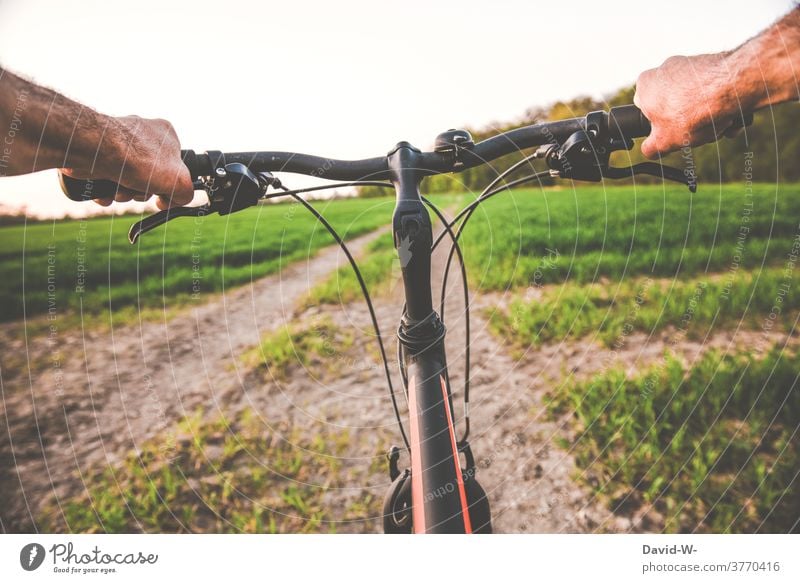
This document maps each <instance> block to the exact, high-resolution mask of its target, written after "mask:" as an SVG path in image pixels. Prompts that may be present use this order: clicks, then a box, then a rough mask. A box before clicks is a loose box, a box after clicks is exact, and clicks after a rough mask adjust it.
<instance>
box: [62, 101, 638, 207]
mask: <svg viewBox="0 0 800 583" xmlns="http://www.w3.org/2000/svg"><path fill="white" fill-rule="evenodd" d="M601 113H602V112H601ZM602 115H603V116H604V117H605V119H606V120H607V124H608V131H609V134H610V135H611V137H612V138H616V139H620V140H623V141H626V140H631V139H633V138H640V137H644V136H646V135H648V134H649V133H650V122H649V121H648V120H647V118H646V117H644V115H643V114H642V112H641V111H640V110H639V108H638V107H636V106H635V105H623V106H620V107H612V108H611V109H610V110H609V112H608V113H607V114H606V113H602ZM586 127H587V118H586V117H578V118H573V119H566V120H561V121H554V122H546V123H541V124H535V125H530V126H525V127H521V128H517V129H515V130H511V131H508V132H505V133H502V134H499V135H497V136H494V137H491V138H489V139H487V140H484V141H482V142H479V143H477V144H474V145H472V144H470V146H469V147H464V148H462V149H460V150H459V152H458V154H459V155H458V156H456V157H455V159H454V156H453V155H452V152H442V151H436V152H426V153H423V154H422V155H421V157H420V166H421V168H420V170H421V171H422V172H423V174H428V175H433V174H442V173H445V172H461V171H463V170H466V169H468V168H473V167H475V166H480V165H481V164H486V163H488V162H490V161H492V160H494V159H496V158H500V157H502V156H505V155H507V154H512V153H514V152H517V151H519V150H525V149H528V148H533V147H537V146H542V145H544V144H561V143H563V142H564V141H565V140H567V139H568V138H569V137H570V136H571V135H572V134H574V133H575V132H577V131H580V130H585V129H586ZM181 155H182V157H183V161H184V163H185V164H186V167H187V168H188V169H189V172H190V174H191V176H192V179H193V180H194V179H196V178H198V177H201V176H210V175H211V174H212V173H213V172H214V169H215V168H216V167H218V163H219V161H220V160H219V158H218V156H222V157H223V160H224V162H225V163H239V164H244V165H245V166H247V167H248V168H250V170H252V171H253V172H292V173H297V174H306V175H309V176H316V177H319V178H326V179H329V180H342V181H357V180H387V179H389V178H390V173H389V167H388V161H387V158H386V157H385V156H382V157H379V158H367V159H364V160H334V159H330V158H323V157H320V156H310V155H307V154H296V153H293V152H234V153H228V154H224V155H222V154H219V153H216V156H217V157H215V155H213V154H209V153H204V154H197V153H195V152H194V151H192V150H182V151H181ZM60 181H61V189H62V190H63V191H64V193H65V194H66V195H67V197H69V198H70V199H72V200H74V201H86V200H92V199H97V198H113V197H114V195H115V194H116V192H117V190H118V187H117V184H116V183H114V182H112V181H110V180H80V179H76V178H72V177H69V176H65V175H64V174H63V173H62V174H61V175H60Z"/></svg>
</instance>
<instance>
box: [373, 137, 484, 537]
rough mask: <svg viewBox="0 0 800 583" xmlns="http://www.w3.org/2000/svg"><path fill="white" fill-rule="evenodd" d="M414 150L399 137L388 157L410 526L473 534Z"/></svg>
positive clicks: (427, 221)
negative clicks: (401, 306) (400, 295)
mask: <svg viewBox="0 0 800 583" xmlns="http://www.w3.org/2000/svg"><path fill="white" fill-rule="evenodd" d="M420 155H421V152H420V151H419V150H417V149H416V148H414V147H413V146H411V145H410V144H408V143H405V142H401V143H400V144H398V145H397V147H396V148H395V149H394V150H393V151H392V152H390V153H389V156H388V162H389V171H390V180H391V182H392V183H393V184H394V187H395V193H396V196H397V202H396V206H395V210H394V216H393V218H392V234H393V238H394V244H395V248H396V249H397V250H398V255H399V258H400V263H401V268H402V276H403V287H404V290H405V296H406V305H407V311H406V315H405V317H404V318H403V319H402V321H401V323H400V331H399V341H400V342H401V343H402V344H403V347H404V348H405V354H406V355H407V357H406V358H407V363H406V366H407V370H408V403H409V416H410V418H411V419H410V435H409V441H410V446H411V502H412V512H413V528H414V532H417V533H420V532H429V533H471V532H472V523H471V520H470V514H469V504H468V501H467V493H466V489H465V486H464V477H463V475H462V471H461V464H460V461H459V455H458V445H457V443H456V437H455V436H456V433H455V426H454V421H453V414H452V411H453V405H452V397H451V395H450V392H449V388H448V384H447V383H446V381H445V379H446V378H447V364H446V359H445V350H444V338H445V328H444V324H443V323H442V322H441V320H440V319H439V315H438V314H437V313H436V311H435V310H434V309H433V297H432V292H431V244H432V242H433V233H432V228H431V222H430V217H429V216H428V211H427V209H426V208H425V205H424V204H423V202H422V197H421V195H420V183H421V181H422V178H423V173H422V172H420V170H419V168H420V167H421V166H420V164H419V162H420V160H419V157H420Z"/></svg>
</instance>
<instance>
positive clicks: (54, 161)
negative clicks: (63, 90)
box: [0, 69, 123, 176]
mask: <svg viewBox="0 0 800 583" xmlns="http://www.w3.org/2000/svg"><path fill="white" fill-rule="evenodd" d="M0 121H1V122H2V126H0V131H2V132H3V133H2V134H0V135H2V147H1V148H0V154H1V155H0V173H2V174H3V175H6V176H13V175H17V174H25V173H27V172H35V171H38V170H46V169H48V168H80V169H81V170H89V169H90V168H91V166H92V165H93V163H94V161H95V159H96V157H97V154H98V152H99V151H100V149H101V148H102V149H103V153H104V156H105V157H109V156H110V157H113V158H116V159H120V158H121V157H122V154H121V152H120V148H119V146H118V144H119V143H121V142H122V141H123V140H120V136H119V134H120V132H122V128H121V126H120V124H119V123H118V122H117V121H116V119H115V118H113V117H109V116H105V115H102V114H100V113H98V112H96V111H94V110H93V109H91V108H89V107H86V106H83V105H80V104H79V103H76V102H74V101H72V100H71V99H68V98H66V97H64V96H63V95H60V94H59V93H56V92H55V91H52V90H50V89H47V88H44V87H41V86H39V85H36V84H35V83H31V82H29V81H26V80H24V79H22V78H20V77H18V76H16V75H14V74H13V73H10V72H8V71H5V70H2V69H0Z"/></svg>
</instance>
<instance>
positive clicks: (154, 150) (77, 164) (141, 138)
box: [0, 68, 194, 208]
mask: <svg viewBox="0 0 800 583" xmlns="http://www.w3.org/2000/svg"><path fill="white" fill-rule="evenodd" d="M0 132H2V133H0V176H13V175H16V174H25V173H28V172H36V171H38V170H46V169H48V168H60V169H62V170H63V171H64V172H65V173H67V174H69V175H71V176H74V177H76V178H100V179H106V180H112V181H113V182H116V183H117V184H118V185H119V190H118V192H117V195H116V198H115V200H117V201H119V202H125V201H128V200H131V199H134V198H135V199H136V200H146V199H147V198H148V197H149V196H150V195H151V194H157V195H159V201H158V204H159V206H160V207H162V208H166V207H167V206H169V205H174V204H186V203H188V202H189V201H191V200H192V196H193V191H194V189H193V186H192V179H191V177H190V176H189V171H188V170H187V169H186V166H184V164H183V161H182V159H181V150H180V141H179V140H178V135H177V133H176V132H175V128H173V127H172V124H170V123H169V122H168V121H166V120H163V119H142V118H140V117H136V116H126V117H111V116H107V115H103V114H101V113H98V112H96V111H95V110H93V109H92V108H90V107H87V106H85V105H81V104H80V103H76V102H75V101H72V100H71V99H68V98H66V97H64V96H63V95H61V94H59V93H57V92H55V91H52V90H50V89H47V88H44V87H40V86H39V85H36V84H35V83H31V82H29V81H26V80H24V79H22V78H20V77H18V76H17V75H14V74H13V73H9V72H8V71H5V70H3V69H2V68H0ZM110 203H111V201H110V200H107V201H105V202H104V203H103V204H110Z"/></svg>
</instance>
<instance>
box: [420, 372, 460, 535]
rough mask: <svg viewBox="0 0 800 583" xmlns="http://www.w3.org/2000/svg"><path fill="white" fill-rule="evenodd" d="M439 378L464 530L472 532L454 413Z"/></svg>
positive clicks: (441, 379)
mask: <svg viewBox="0 0 800 583" xmlns="http://www.w3.org/2000/svg"><path fill="white" fill-rule="evenodd" d="M439 380H440V381H441V382H442V400H443V401H444V409H445V411H446V412H447V427H448V429H449V430H450V443H451V444H452V446H453V462H454V463H455V464H456V480H457V482H458V495H459V496H460V497H461V515H462V516H463V517H464V531H465V532H466V533H467V534H472V522H471V521H470V519H469V505H468V504H467V492H466V490H465V489H464V477H463V476H462V475H461V464H459V462H458V447H457V446H456V431H455V429H454V428H453V415H452V413H451V412H450V399H449V397H448V395H447V387H446V386H445V384H444V377H442V376H440V377H439ZM412 486H413V484H412Z"/></svg>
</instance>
